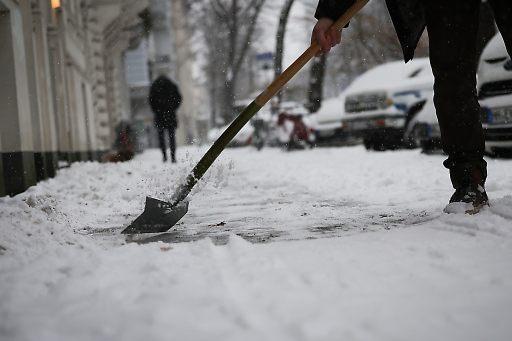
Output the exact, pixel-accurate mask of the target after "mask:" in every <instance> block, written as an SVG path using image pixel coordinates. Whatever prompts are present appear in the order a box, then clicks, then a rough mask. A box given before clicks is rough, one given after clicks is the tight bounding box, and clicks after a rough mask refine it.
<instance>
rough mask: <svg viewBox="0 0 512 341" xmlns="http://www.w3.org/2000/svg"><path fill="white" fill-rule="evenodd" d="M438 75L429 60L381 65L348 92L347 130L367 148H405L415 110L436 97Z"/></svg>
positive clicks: (364, 76) (367, 73) (346, 106)
mask: <svg viewBox="0 0 512 341" xmlns="http://www.w3.org/2000/svg"><path fill="white" fill-rule="evenodd" d="M433 84H434V76H433V75H432V69H431V67H430V62H429V59H428V58H417V59H414V60H412V61H410V62H408V63H407V64H404V62H403V61H396V62H390V63H386V64H382V65H379V66H377V67H375V68H373V69H371V70H369V71H367V72H366V73H364V74H363V75H361V76H359V77H358V78H357V79H356V80H355V81H354V82H353V83H352V84H351V85H350V86H349V87H348V88H347V89H346V91H345V117H344V119H343V124H344V127H345V129H347V130H348V131H349V133H351V134H353V135H356V136H357V135H359V136H361V137H362V138H363V141H364V144H365V147H366V148H367V149H375V150H385V149H395V148H399V147H402V146H403V144H404V133H405V131H406V127H407V124H408V123H409V120H410V118H411V117H410V115H409V114H411V110H410V109H411V107H412V106H413V105H415V104H417V103H418V102H421V101H424V100H426V99H427V98H429V97H432V92H433Z"/></svg>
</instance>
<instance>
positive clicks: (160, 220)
mask: <svg viewBox="0 0 512 341" xmlns="http://www.w3.org/2000/svg"><path fill="white" fill-rule="evenodd" d="M187 212H188V201H182V202H180V203H179V204H178V205H176V206H174V207H173V206H172V205H171V204H170V203H168V202H166V201H162V200H158V199H155V198H151V197H146V206H145V207H144V212H142V214H141V215H140V216H138V217H137V219H135V220H134V221H133V222H132V223H131V224H130V226H128V227H127V228H125V229H124V230H123V231H122V232H121V233H124V234H135V233H160V232H165V231H167V230H169V229H170V228H171V227H173V226H174V225H175V224H176V223H177V222H178V221H180V219H181V218H183V216H184V215H185V214H186V213H187Z"/></svg>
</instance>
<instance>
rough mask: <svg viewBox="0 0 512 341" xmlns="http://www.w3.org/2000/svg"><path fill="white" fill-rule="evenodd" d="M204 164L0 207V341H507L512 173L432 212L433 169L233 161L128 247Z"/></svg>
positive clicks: (502, 170)
mask: <svg viewBox="0 0 512 341" xmlns="http://www.w3.org/2000/svg"><path fill="white" fill-rule="evenodd" d="M205 151H206V149H205V148H203V147H201V148H198V147H186V148H182V149H178V163H177V164H169V163H165V164H164V163H162V162H161V155H160V152H159V151H158V150H147V151H146V152H144V153H143V154H142V155H138V156H136V157H135V158H134V160H132V161H129V162H125V163H117V164H101V163H97V162H81V163H74V164H72V165H71V167H70V168H67V169H61V170H60V171H59V173H58V174H57V176H56V177H55V178H54V179H49V180H46V181H43V182H40V183H39V184H37V185H36V186H34V187H32V188H30V189H28V190H27V191H26V192H24V193H22V194H19V195H17V196H15V197H12V198H11V197H3V198H0V338H1V339H2V340H26V339H39V340H65V339H74V340H92V339H94V340H111V339H123V340H140V339H142V338H146V339H150V340H168V339H180V340H183V339H194V340H207V339H208V340H212V339H221V338H223V339H229V340H240V339H244V340H261V339H267V340H333V339H350V340H411V339H415V340H433V339H437V340H483V339H487V340H508V339H509V337H510V335H511V333H512V327H511V325H510V323H509V319H510V314H511V313H512V296H511V295H510V293H511V292H512V291H511V290H512V273H511V271H510V269H512V174H511V173H510V167H511V165H512V160H503V159H488V160H487V161H488V162H489V178H488V182H487V191H488V194H489V197H490V203H491V206H490V207H489V208H485V209H484V210H482V212H480V213H479V214H478V215H475V216H469V215H463V214H452V215H448V214H445V213H442V210H443V208H444V206H445V205H446V204H447V202H448V199H449V197H450V195H451V191H450V187H451V186H450V184H449V178H448V176H447V170H445V169H444V168H443V167H442V160H443V159H444V157H443V156H442V155H430V156H427V155H424V154H421V153H420V152H419V151H418V150H406V151H396V152H382V153H378V152H367V151H365V150H364V147H362V146H355V147H345V148H316V149H312V150H305V151H294V152H284V151H282V150H280V149H270V148H266V149H263V150H262V151H260V152H258V151H256V150H255V149H253V148H236V149H228V150H226V151H225V152H224V153H223V154H222V155H221V156H220V158H219V159H218V160H217V161H216V162H215V163H214V165H213V166H212V169H210V170H209V171H208V172H207V174H206V175H205V177H204V178H203V180H202V181H201V182H200V183H199V184H198V186H197V188H196V189H195V190H194V191H193V192H192V194H191V196H190V197H189V199H190V207H189V212H188V213H187V215H185V217H184V218H183V220H182V221H181V222H180V223H179V224H178V225H177V226H175V227H174V228H172V229H171V230H170V231H169V232H168V233H164V234H161V235H149V236H128V237H126V236H124V235H121V234H120V231H121V230H122V229H123V227H125V226H126V225H128V224H129V223H130V222H131V221H132V220H133V219H134V218H135V217H136V216H137V215H139V214H140V213H141V212H142V209H143V207H144V200H145V196H146V195H149V196H154V197H157V198H160V199H166V198H169V197H170V196H171V194H172V192H173V190H174V189H175V188H176V187H177V186H178V184H179V182H180V181H182V180H183V179H184V178H185V177H186V175H187V174H188V172H189V171H190V169H191V168H192V167H193V166H194V165H195V162H197V160H198V159H199V158H200V157H201V155H202V154H203V153H204V152H205Z"/></svg>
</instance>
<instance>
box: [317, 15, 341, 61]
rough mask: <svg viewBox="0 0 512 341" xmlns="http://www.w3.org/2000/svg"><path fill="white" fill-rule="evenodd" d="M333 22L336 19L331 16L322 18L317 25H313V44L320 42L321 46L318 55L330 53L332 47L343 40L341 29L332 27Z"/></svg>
mask: <svg viewBox="0 0 512 341" xmlns="http://www.w3.org/2000/svg"><path fill="white" fill-rule="evenodd" d="M333 24H334V21H333V20H331V19H329V18H320V19H319V20H318V21H317V23H316V25H315V27H313V32H311V45H313V44H314V43H318V44H319V45H320V48H321V49H320V51H319V52H318V53H317V54H316V55H317V56H319V55H321V54H323V53H328V52H329V51H330V50H331V48H332V47H334V46H336V45H338V44H339V43H340V42H341V30H337V29H331V27H332V26H333Z"/></svg>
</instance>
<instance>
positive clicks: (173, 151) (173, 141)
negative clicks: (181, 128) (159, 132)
mask: <svg viewBox="0 0 512 341" xmlns="http://www.w3.org/2000/svg"><path fill="white" fill-rule="evenodd" d="M169 145H170V147H171V161H172V162H173V163H174V162H176V129H175V128H172V127H170V128H169Z"/></svg>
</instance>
